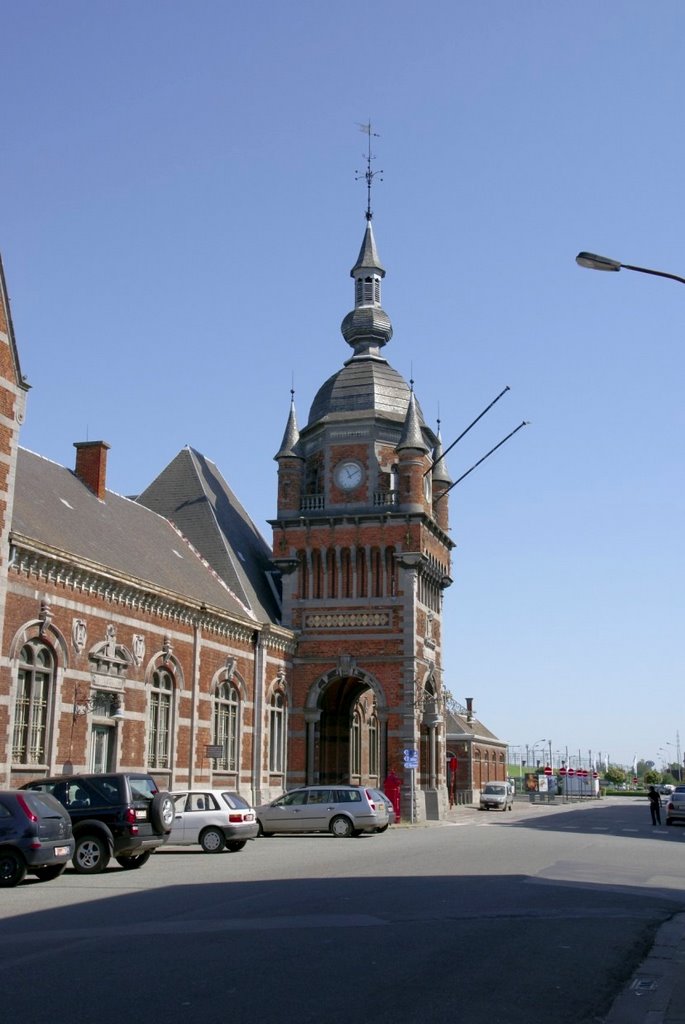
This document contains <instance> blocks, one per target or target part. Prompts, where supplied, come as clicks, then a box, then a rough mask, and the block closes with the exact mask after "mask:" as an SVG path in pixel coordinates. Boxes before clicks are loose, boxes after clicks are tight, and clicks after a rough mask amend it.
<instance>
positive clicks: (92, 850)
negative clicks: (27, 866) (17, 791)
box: [22, 772, 174, 875]
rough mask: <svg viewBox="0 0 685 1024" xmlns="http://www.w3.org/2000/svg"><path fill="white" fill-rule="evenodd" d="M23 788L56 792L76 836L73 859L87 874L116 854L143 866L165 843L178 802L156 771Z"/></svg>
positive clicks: (124, 862)
mask: <svg viewBox="0 0 685 1024" xmlns="http://www.w3.org/2000/svg"><path fill="white" fill-rule="evenodd" d="M22 789H28V790H31V791H32V792H34V793H50V794H51V795H52V796H54V797H56V798H57V799H58V800H59V802H60V803H61V804H62V805H63V806H64V807H65V808H66V809H67V811H68V812H69V816H70V817H71V823H72V826H73V829H74V838H75V840H76V849H75V850H74V856H73V858H72V863H73V865H74V867H75V868H76V870H77V871H78V872H80V873H81V874H84V875H94V874H97V873H98V872H100V871H104V870H105V868H106V867H107V865H108V863H109V860H110V857H112V856H113V857H114V858H115V859H116V861H117V863H119V864H120V865H121V866H122V868H128V869H132V868H140V867H142V866H143V864H145V863H147V861H148V860H149V859H150V854H151V853H152V852H153V850H155V849H156V848H157V847H158V846H161V845H162V844H163V843H165V842H166V841H167V839H168V837H169V832H170V831H171V827H172V825H173V823H174V802H173V800H172V799H171V796H170V795H169V794H168V793H163V792H160V791H159V789H158V788H157V784H156V782H155V780H154V779H153V778H152V776H151V775H145V774H143V773H142V772H141V773H138V772H113V773H111V774H107V775H57V776H53V777H52V778H49V779H36V780H35V782H27V783H26V785H24V786H22Z"/></svg>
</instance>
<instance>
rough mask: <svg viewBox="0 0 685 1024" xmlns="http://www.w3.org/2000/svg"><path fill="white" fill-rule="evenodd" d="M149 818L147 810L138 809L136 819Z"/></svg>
mask: <svg viewBox="0 0 685 1024" xmlns="http://www.w3.org/2000/svg"><path fill="white" fill-rule="evenodd" d="M146 818H147V811H136V821H145V819H146Z"/></svg>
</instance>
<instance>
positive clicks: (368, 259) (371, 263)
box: [350, 221, 385, 277]
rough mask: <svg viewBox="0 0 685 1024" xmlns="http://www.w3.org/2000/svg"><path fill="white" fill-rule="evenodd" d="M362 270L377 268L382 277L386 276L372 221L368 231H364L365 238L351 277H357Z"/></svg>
mask: <svg viewBox="0 0 685 1024" xmlns="http://www.w3.org/2000/svg"><path fill="white" fill-rule="evenodd" d="M362 270H367V271H369V272H373V271H374V270H375V271H376V272H377V273H378V274H379V275H380V276H381V277H385V267H384V266H383V264H382V263H381V261H380V259H379V258H378V250H377V249H376V238H375V236H374V233H373V227H372V226H371V221H368V222H367V225H366V231H365V232H364V238H363V240H362V247H361V249H360V250H359V255H358V256H357V262H356V263H355V265H354V266H353V267H352V270H351V271H350V277H356V276H357V274H358V273H359V272H360V271H362Z"/></svg>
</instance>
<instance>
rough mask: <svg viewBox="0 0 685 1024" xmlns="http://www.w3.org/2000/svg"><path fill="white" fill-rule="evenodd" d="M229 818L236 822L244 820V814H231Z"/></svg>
mask: <svg viewBox="0 0 685 1024" xmlns="http://www.w3.org/2000/svg"><path fill="white" fill-rule="evenodd" d="M228 820H229V821H232V822H234V823H235V822H236V821H242V820H243V816H242V814H229V816H228Z"/></svg>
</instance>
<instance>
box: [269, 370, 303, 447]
mask: <svg viewBox="0 0 685 1024" xmlns="http://www.w3.org/2000/svg"><path fill="white" fill-rule="evenodd" d="M299 443H300V431H299V430H298V429H297V416H296V414H295V392H294V391H293V389H292V388H291V389H290V412H289V413H288V422H287V423H286V425H285V431H284V433H283V440H282V441H281V447H280V448H279V449H278V452H277V453H276V455H274V459H282V458H300V454H299V452H298V451H297V447H298V445H299Z"/></svg>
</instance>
